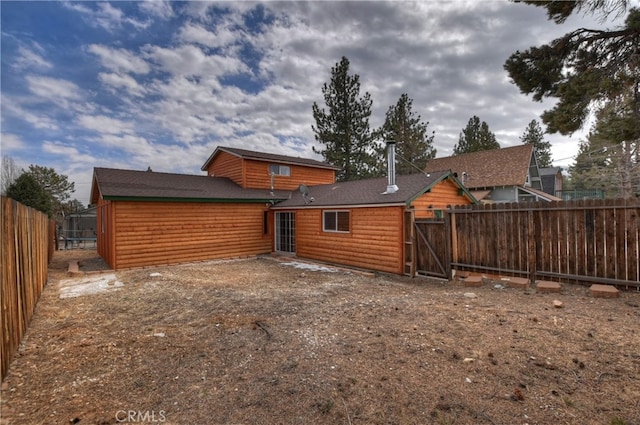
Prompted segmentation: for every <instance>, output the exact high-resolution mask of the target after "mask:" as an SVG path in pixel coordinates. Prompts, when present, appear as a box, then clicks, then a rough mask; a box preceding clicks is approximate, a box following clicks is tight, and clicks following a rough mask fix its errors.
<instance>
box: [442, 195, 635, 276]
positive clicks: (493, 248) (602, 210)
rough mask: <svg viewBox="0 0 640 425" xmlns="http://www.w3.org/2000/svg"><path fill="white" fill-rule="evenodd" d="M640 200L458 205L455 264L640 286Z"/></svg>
mask: <svg viewBox="0 0 640 425" xmlns="http://www.w3.org/2000/svg"><path fill="white" fill-rule="evenodd" d="M639 211H640V201H639V200H635V199H634V200H629V201H624V200H580V201H568V202H554V203H544V202H535V203H527V204H513V205H511V204H492V205H476V206H466V207H455V208H453V209H451V210H450V211H449V214H451V215H454V216H455V217H454V218H453V220H452V222H454V223H455V226H456V243H455V247H456V253H455V258H456V259H457V261H455V263H456V264H457V266H456V267H458V268H460V269H462V270H472V271H487V272H495V271H498V272H501V273H504V274H512V275H513V274H520V275H523V274H524V275H529V277H530V278H532V277H534V278H535V277H536V275H537V274H539V275H540V276H542V277H545V278H552V279H556V280H557V279H560V280H564V281H582V282H600V281H602V282H603V283H614V284H619V285H623V286H624V285H631V286H637V287H640V260H639V259H638V255H639V254H640V224H639V223H640V218H639Z"/></svg>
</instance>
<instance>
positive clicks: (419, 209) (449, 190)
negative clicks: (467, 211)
mask: <svg viewBox="0 0 640 425" xmlns="http://www.w3.org/2000/svg"><path fill="white" fill-rule="evenodd" d="M459 192H460V189H459V188H458V186H457V185H456V184H455V183H454V181H453V180H451V179H447V180H444V181H442V182H440V183H439V184H437V185H435V186H434V187H433V188H431V190H430V191H429V192H427V193H425V194H424V195H422V196H420V197H419V198H417V199H415V200H414V201H413V202H412V203H411V205H412V206H413V208H414V210H415V218H432V217H434V210H446V209H447V207H448V206H456V205H469V204H471V203H472V202H471V200H470V199H469V198H468V197H466V196H463V195H460V193H459ZM430 207H431V208H430Z"/></svg>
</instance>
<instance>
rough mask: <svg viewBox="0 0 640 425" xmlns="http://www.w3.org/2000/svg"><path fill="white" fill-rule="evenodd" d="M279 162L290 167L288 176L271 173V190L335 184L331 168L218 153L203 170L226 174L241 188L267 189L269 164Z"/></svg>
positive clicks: (220, 175) (268, 186)
mask: <svg viewBox="0 0 640 425" xmlns="http://www.w3.org/2000/svg"><path fill="white" fill-rule="evenodd" d="M271 164H280V165H286V166H288V167H289V168H290V170H291V173H290V175H289V176H274V186H273V188H274V189H275V190H296V189H298V187H299V186H300V184H301V183H304V184H306V185H307V186H312V185H317V184H330V183H335V171H334V170H330V169H325V168H315V167H307V166H303V165H294V164H284V163H279V162H268V161H254V160H251V159H243V158H239V157H237V156H235V155H231V154H229V153H227V152H220V153H219V154H217V155H216V158H215V159H214V160H213V161H212V162H211V164H210V165H209V168H208V169H207V175H209V176H215V177H227V178H229V179H231V180H232V181H233V182H234V183H236V184H237V185H239V186H241V187H243V188H245V189H247V188H248V189H271V174H270V171H269V165H271Z"/></svg>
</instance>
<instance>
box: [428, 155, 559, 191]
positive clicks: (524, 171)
mask: <svg viewBox="0 0 640 425" xmlns="http://www.w3.org/2000/svg"><path fill="white" fill-rule="evenodd" d="M436 170H451V171H452V172H453V173H455V174H456V175H457V176H458V178H459V179H460V180H461V181H462V183H463V184H464V185H465V187H467V188H468V189H469V191H470V192H471V193H472V194H473V196H474V197H475V198H476V199H478V200H480V201H482V202H484V203H492V202H531V201H547V202H550V201H559V200H560V199H559V198H557V197H555V196H553V195H550V194H548V193H546V192H544V191H543V187H542V179H541V176H540V170H539V169H538V163H537V161H536V156H535V151H534V149H533V145H531V144H524V145H519V146H513V147H509V148H502V149H494V150H488V151H479V152H472V153H466V154H461V155H456V156H449V157H445V158H435V159H432V160H431V161H429V162H428V163H427V166H426V168H425V171H427V172H431V171H436Z"/></svg>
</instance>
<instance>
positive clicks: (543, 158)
mask: <svg viewBox="0 0 640 425" xmlns="http://www.w3.org/2000/svg"><path fill="white" fill-rule="evenodd" d="M520 141H521V142H522V143H527V144H530V145H533V146H534V149H535V151H536V158H537V159H538V167H540V168H547V167H551V166H552V165H551V163H552V162H553V161H552V160H551V143H549V142H547V141H545V140H544V132H543V131H542V128H541V127H540V124H539V123H538V121H536V120H531V122H530V123H529V125H528V126H527V129H526V130H525V131H524V133H523V134H522V136H521V137H520Z"/></svg>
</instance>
